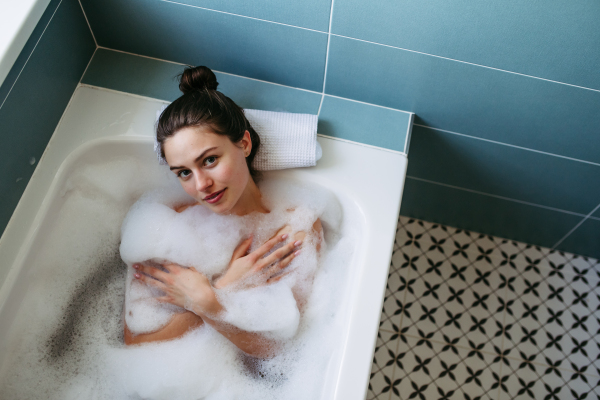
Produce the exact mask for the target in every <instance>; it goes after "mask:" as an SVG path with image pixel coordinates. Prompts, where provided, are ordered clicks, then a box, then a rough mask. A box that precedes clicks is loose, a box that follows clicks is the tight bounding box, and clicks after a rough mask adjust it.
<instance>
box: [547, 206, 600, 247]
mask: <svg viewBox="0 0 600 400" xmlns="http://www.w3.org/2000/svg"><path fill="white" fill-rule="evenodd" d="M598 208H600V204H598V205H597V206H596V207H594V209H593V210H592V211H590V213H589V214H588V215H586V216H585V217H584V218H583V219H582V220H581V221H579V223H578V224H577V225H575V226H574V227H573V229H571V230H570V231H569V232H567V234H566V235H565V236H563V237H562V238H561V239H560V240H559V241H558V242H556V244H555V245H554V246H552V250H555V249H556V247H557V246H559V245H560V244H561V243H562V242H563V241H564V240H565V239H566V238H568V237H569V236H570V235H571V234H572V233H573V232H575V231H576V230H577V228H579V227H580V226H581V224H583V223H584V222H585V221H586V220H587V219H588V218H590V217H591V216H592V214H593V213H595V212H596V210H598Z"/></svg>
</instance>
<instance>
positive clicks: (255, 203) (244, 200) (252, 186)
mask: <svg viewBox="0 0 600 400" xmlns="http://www.w3.org/2000/svg"><path fill="white" fill-rule="evenodd" d="M253 212H259V213H263V214H266V213H268V212H269V210H268V209H267V208H265V206H264V205H263V203H262V194H261V193H260V189H259V188H258V186H257V185H256V183H255V182H254V180H253V179H252V178H250V180H249V181H248V185H247V186H246V189H245V190H244V193H243V194H242V196H241V197H240V199H239V200H238V202H237V204H236V205H235V207H234V208H233V209H232V210H231V213H232V214H235V215H238V216H243V215H248V214H250V213H253Z"/></svg>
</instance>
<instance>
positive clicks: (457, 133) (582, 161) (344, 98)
mask: <svg viewBox="0 0 600 400" xmlns="http://www.w3.org/2000/svg"><path fill="white" fill-rule="evenodd" d="M161 1H167V0H161ZM177 4H179V3H177ZM332 11H333V2H332ZM332 15H333V14H331V16H332ZM331 35H333V36H339V35H335V34H333V33H332V34H331ZM98 48H100V49H104V50H109V51H115V52H118V53H123V54H130V55H133V56H137V57H143V58H148V59H150V60H156V61H162V62H167V63H170V64H177V65H182V66H187V65H188V64H184V63H179V62H176V61H170V60H165V59H161V58H157V57H150V56H145V55H141V54H136V53H132V52H128V51H123V50H117V49H111V48H108V47H104V46H98ZM328 56H329V40H328V42H327V56H326V59H325V69H326V70H325V74H324V77H323V91H322V92H316V91H314V90H309V89H304V88H298V87H294V86H289V85H284V84H281V83H276V82H269V81H265V80H262V79H256V78H251V77H247V76H243V75H238V74H232V73H230V72H224V71H218V70H214V71H215V72H219V73H221V74H225V75H230V76H236V77H240V78H244V79H250V80H253V81H256V82H263V83H268V84H271V85H276V86H281V87H285V88H290V89H296V90H302V91H304V92H308V93H314V94H319V95H321V102H320V104H319V110H318V113H317V115H320V113H321V107H322V105H323V99H324V97H325V83H326V82H325V81H326V78H327V67H328V58H329V57H328ZM327 96H328V97H333V98H336V99H341V100H346V101H351V102H354V103H359V104H364V105H368V106H372V107H377V108H383V109H386V110H390V111H396V112H402V113H410V112H409V111H404V110H400V109H397V108H392V107H386V106H382V105H379V104H374V103H368V102H365V101H361V100H355V99H350V98H346V97H341V96H335V95H331V94H327ZM410 114H413V118H414V115H415V114H414V113H410ZM412 126H419V127H422V128H426V129H432V130H435V131H440V132H446V133H450V134H453V135H457V136H463V137H466V138H470V139H475V140H481V141H484V142H488V143H493V144H499V145H501V146H507V147H513V148H516V149H520V150H525V151H532V152H534V153H539V154H544V155H548V156H552V157H558V158H563V159H566V160H570V161H576V162H581V163H585V164H590V165H595V166H600V163H596V162H592V161H587V160H581V159H578V158H573V157H568V156H563V155H560V154H555V153H549V152H545V151H541V150H536V149H531V148H528V147H523V146H517V145H513V144H510V143H504V142H499V141H496V140H491V139H485V138H480V137H477V136H472V135H467V134H464V133H459V132H455V131H450V130H446V129H440V128H433V127H430V126H426V125H421V124H416V123H414V122H413V124H412ZM411 130H412V129H411ZM405 153H406V152H405Z"/></svg>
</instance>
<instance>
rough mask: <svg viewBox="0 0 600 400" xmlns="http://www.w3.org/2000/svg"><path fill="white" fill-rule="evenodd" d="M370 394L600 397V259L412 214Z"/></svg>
mask: <svg viewBox="0 0 600 400" xmlns="http://www.w3.org/2000/svg"><path fill="white" fill-rule="evenodd" d="M379 335H380V337H379V339H378V342H377V343H378V344H377V346H378V347H377V350H376V352H375V357H374V364H373V370H372V377H371V384H370V386H369V392H368V396H367V398H369V399H385V400H391V399H405V398H406V399H420V400H425V399H461V400H475V399H478V400H482V399H498V398H501V399H520V398H523V399H527V398H530V399H544V400H551V399H600V263H599V262H598V260H595V259H590V258H587V257H582V256H577V255H574V254H569V253H563V252H560V251H554V250H551V249H546V248H541V247H538V246H533V245H529V244H526V243H520V242H514V241H510V240H506V239H501V238H496V237H491V236H486V235H482V234H478V233H474V232H468V231H464V230H460V229H455V228H451V227H447V226H442V225H439V224H433V223H429V222H424V221H419V220H416V219H410V218H405V217H400V218H399V221H398V231H397V234H396V242H395V245H394V253H393V255H392V262H391V266H390V274H389V277H388V284H387V289H386V296H385V301H384V306H383V310H382V317H381V325H380V333H379Z"/></svg>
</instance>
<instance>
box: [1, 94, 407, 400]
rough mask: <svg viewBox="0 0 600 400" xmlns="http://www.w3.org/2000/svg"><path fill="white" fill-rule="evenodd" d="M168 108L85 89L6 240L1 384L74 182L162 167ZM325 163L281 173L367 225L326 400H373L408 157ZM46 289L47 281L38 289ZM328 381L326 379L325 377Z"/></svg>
mask: <svg viewBox="0 0 600 400" xmlns="http://www.w3.org/2000/svg"><path fill="white" fill-rule="evenodd" d="M162 104H163V103H162V102H160V101H157V100H154V99H147V98H142V97H139V96H132V95H128V94H124V93H118V92H114V91H109V90H104V89H97V88H91V87H86V86H81V87H79V88H78V89H77V90H76V92H75V94H74V96H73V98H72V100H71V103H70V105H69V107H68V108H67V110H66V112H65V114H64V115H63V118H62V120H61V122H60V124H59V126H58V128H57V130H56V132H55V133H54V136H53V137H52V140H51V141H50V143H49V145H48V148H47V149H46V152H45V153H44V156H43V158H42V159H41V161H40V163H39V166H38V167H37V169H36V171H35V173H34V175H33V177H32V179H31V181H30V183H29V185H28V186H27V189H26V191H25V193H24V195H23V198H22V199H21V201H20V203H19V205H18V207H17V209H16V211H15V213H14V215H13V217H12V219H11V221H10V223H9V225H8V227H7V229H6V231H5V233H4V235H3V236H2V238H1V239H0V260H1V263H2V264H1V265H0V283H1V284H2V286H1V288H0V376H1V374H2V372H3V371H6V370H7V369H9V368H10V365H8V364H7V360H8V357H7V354H9V350H10V349H11V348H13V347H14V346H15V344H16V343H17V342H18V340H19V332H18V327H16V326H15V321H16V316H17V315H18V314H19V310H20V308H21V307H22V304H24V302H25V301H26V300H27V297H28V296H35V290H33V289H32V288H33V287H35V285H36V280H39V279H43V278H40V277H43V271H37V270H36V268H37V264H35V263H34V262H33V261H32V260H34V259H35V256H36V251H37V250H36V249H37V248H38V246H37V245H38V244H40V243H43V241H44V238H45V237H47V236H48V235H52V232H53V230H52V228H53V224H54V219H55V217H56V210H58V209H59V208H60V205H61V201H62V194H63V193H64V190H65V182H67V180H68V179H69V177H70V176H71V175H72V174H73V173H74V171H77V170H78V169H80V168H82V167H84V166H85V165H86V164H89V163H93V162H94V160H101V159H103V158H106V157H110V156H114V155H131V156H133V157H136V158H138V159H139V160H141V162H144V163H147V164H148V168H149V170H152V168H154V166H155V164H156V163H155V159H154V154H153V152H152V134H153V124H154V116H155V112H156V110H157V109H158V108H159V107H160V106H161V105H162ZM319 142H320V143H321V146H322V148H323V158H322V159H321V160H320V161H319V162H318V165H317V166H316V167H313V168H304V169H296V170H287V171H282V172H279V173H278V174H283V175H285V176H292V177H295V178H299V179H309V180H311V181H315V182H317V183H320V184H322V185H324V186H326V187H328V188H329V189H330V190H332V191H333V192H335V193H336V195H337V196H338V197H339V198H340V199H342V203H344V202H346V204H348V202H351V203H352V204H353V207H352V208H347V209H355V210H356V209H358V210H360V211H359V214H360V215H358V216H356V218H357V219H358V220H360V224H361V225H363V235H364V236H363V237H364V240H363V242H362V245H361V246H360V248H358V249H356V253H355V255H354V260H353V263H352V265H351V266H350V267H349V268H350V269H351V275H350V276H351V278H350V280H349V282H348V287H347V288H346V290H345V292H344V293H345V295H344V296H345V298H344V299H343V301H342V302H341V304H343V305H344V307H345V308H344V310H341V311H340V312H342V313H343V315H344V324H343V326H344V329H343V331H341V332H339V338H340V341H339V343H338V345H337V347H336V348H335V349H333V354H332V362H331V363H330V368H329V370H328V371H327V372H326V374H327V375H326V376H327V379H326V384H325V387H323V390H322V397H321V398H322V399H339V400H342V399H343V400H349V399H357V400H359V399H360V400H362V399H364V398H365V395H366V390H367V385H368V380H369V373H370V369H371V361H372V356H373V349H374V346H375V340H376V337H377V331H378V326H379V315H380V311H381V306H382V302H383V296H384V292H385V285H386V279H387V274H388V267H389V264H390V258H391V254H392V248H393V243H394V236H395V230H396V222H397V215H398V211H399V207H400V199H401V195H402V188H403V186H404V177H405V173H406V165H407V160H406V157H405V155H403V154H401V153H398V152H393V151H388V150H385V149H379V148H374V147H370V146H365V145H361V144H358V143H351V142H347V141H342V140H337V139H334V138H328V137H322V136H320V137H319ZM37 284H39V282H37ZM324 373H325V371H324Z"/></svg>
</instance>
